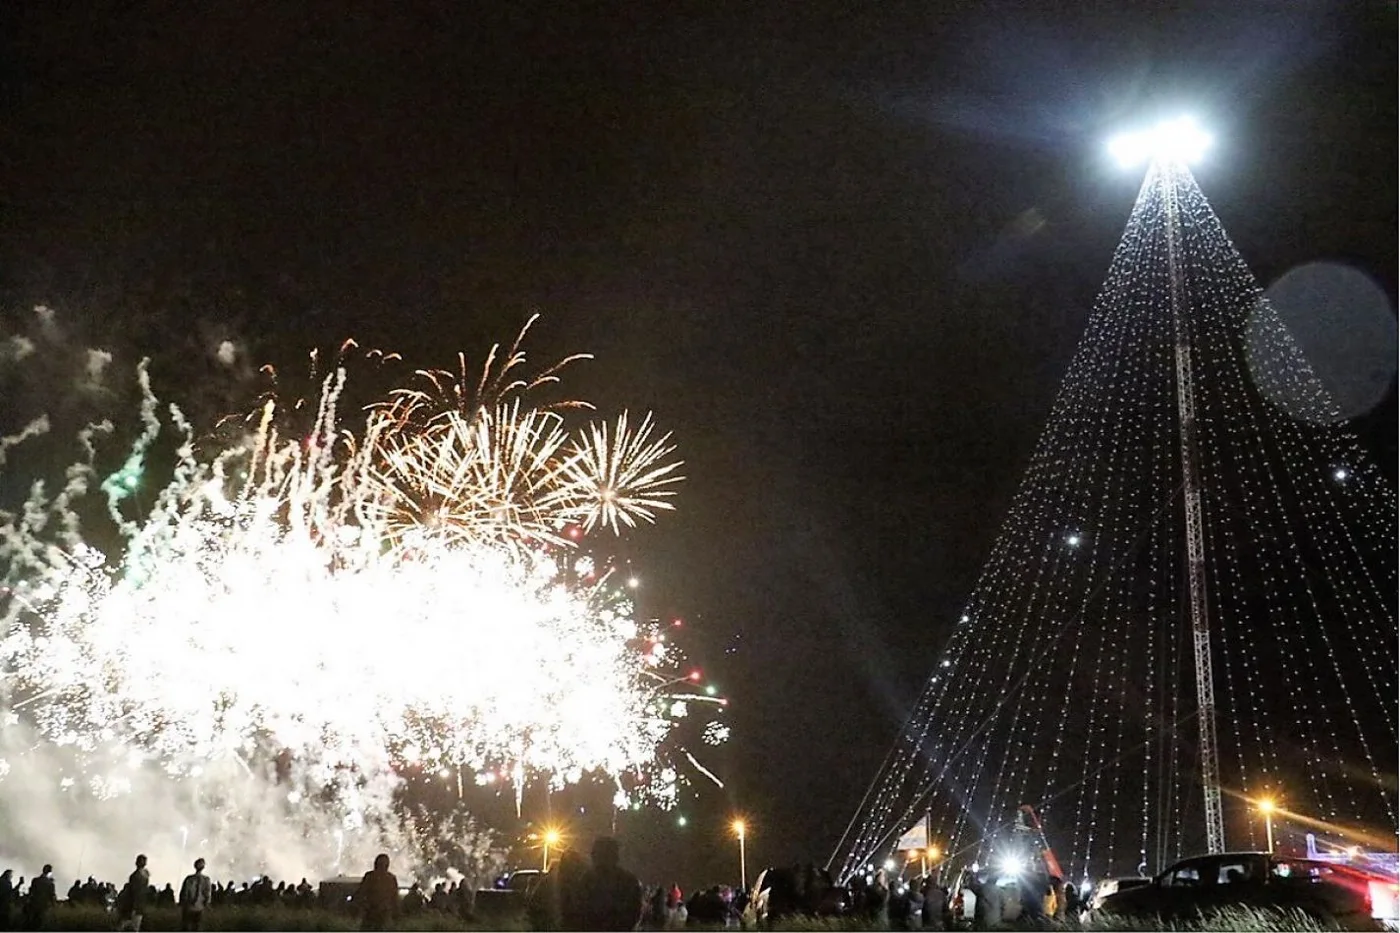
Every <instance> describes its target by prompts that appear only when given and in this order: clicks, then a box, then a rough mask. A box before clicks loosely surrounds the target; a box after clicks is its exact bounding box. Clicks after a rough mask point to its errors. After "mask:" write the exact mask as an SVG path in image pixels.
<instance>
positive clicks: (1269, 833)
mask: <svg viewBox="0 0 1400 933" xmlns="http://www.w3.org/2000/svg"><path fill="white" fill-rule="evenodd" d="M1258 807H1259V812H1260V813H1262V814H1264V835H1265V837H1267V839H1268V840H1269V853H1270V854H1273V851H1274V802H1273V800H1272V799H1270V798H1268V797H1265V798H1264V799H1263V800H1261V801H1259V803H1258Z"/></svg>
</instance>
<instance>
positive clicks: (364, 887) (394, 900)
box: [355, 852, 399, 930]
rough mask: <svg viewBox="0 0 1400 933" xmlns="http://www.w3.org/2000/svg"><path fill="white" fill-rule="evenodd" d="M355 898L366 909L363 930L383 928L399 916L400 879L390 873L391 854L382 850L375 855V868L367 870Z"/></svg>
mask: <svg viewBox="0 0 1400 933" xmlns="http://www.w3.org/2000/svg"><path fill="white" fill-rule="evenodd" d="M355 900H357V901H359V902H360V904H361V908H362V909H363V910H364V915H363V916H362V917H361V920H360V929H361V930H382V929H384V928H385V927H387V926H388V925H389V920H390V919H391V918H393V917H396V916H398V913H399V879H397V878H395V877H394V876H393V875H392V874H390V873H389V856H387V855H385V854H384V853H382V852H381V853H380V854H379V855H376V856H375V857H374V870H373V871H367V872H365V876H364V878H363V879H361V881H360V889H359V890H358V891H356V892H355Z"/></svg>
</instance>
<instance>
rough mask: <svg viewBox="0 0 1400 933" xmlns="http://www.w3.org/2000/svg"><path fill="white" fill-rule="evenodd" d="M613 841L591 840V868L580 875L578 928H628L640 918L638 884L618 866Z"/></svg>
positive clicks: (603, 838) (619, 861)
mask: <svg viewBox="0 0 1400 933" xmlns="http://www.w3.org/2000/svg"><path fill="white" fill-rule="evenodd" d="M621 862H622V858H621V853H620V852H619V850H618V846H617V840H616V839H614V838H612V837H611V836H602V837H599V838H598V839H597V840H596V841H595V842H594V843H593V867H592V868H590V869H589V870H588V874H587V876H586V877H585V878H584V883H583V893H584V910H583V917H582V918H581V919H582V920H583V926H581V927H578V928H577V929H582V930H631V929H633V928H635V927H636V926H637V921H639V920H640V919H641V918H642V883H641V882H640V881H638V880H637V876H636V875H634V874H632V873H631V872H630V871H628V870H627V869H625V868H623V867H622V864H621Z"/></svg>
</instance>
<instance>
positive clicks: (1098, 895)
mask: <svg viewBox="0 0 1400 933" xmlns="http://www.w3.org/2000/svg"><path fill="white" fill-rule="evenodd" d="M1151 883H1152V879H1151V878H1144V877H1142V876H1141V875H1123V876H1121V877H1118V878H1104V879H1103V880H1102V881H1100V882H1099V883H1098V884H1096V885H1094V890H1093V892H1092V893H1090V895H1089V899H1088V900H1087V901H1085V903H1084V913H1085V914H1092V913H1093V912H1094V911H1096V910H1099V909H1100V908H1102V907H1103V902H1104V901H1105V900H1107V899H1108V897H1109V896H1110V895H1113V894H1117V893H1118V892H1119V891H1126V890H1128V889H1129V888H1140V887H1142V886H1143V885H1145V884H1151Z"/></svg>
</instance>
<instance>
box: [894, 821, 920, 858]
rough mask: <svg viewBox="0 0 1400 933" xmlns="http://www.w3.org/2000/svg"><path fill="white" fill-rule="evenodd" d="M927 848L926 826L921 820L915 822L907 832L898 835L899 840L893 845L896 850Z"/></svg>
mask: <svg viewBox="0 0 1400 933" xmlns="http://www.w3.org/2000/svg"><path fill="white" fill-rule="evenodd" d="M927 848H928V827H927V826H926V825H924V821H923V820H919V822H917V823H915V824H914V825H913V826H912V827H911V828H910V829H909V831H908V832H907V833H905V834H904V835H903V836H900V837H899V842H898V843H897V844H896V845H895V847H894V850H895V851H896V852H902V851H904V850H905V849H927Z"/></svg>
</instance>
